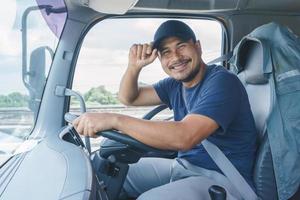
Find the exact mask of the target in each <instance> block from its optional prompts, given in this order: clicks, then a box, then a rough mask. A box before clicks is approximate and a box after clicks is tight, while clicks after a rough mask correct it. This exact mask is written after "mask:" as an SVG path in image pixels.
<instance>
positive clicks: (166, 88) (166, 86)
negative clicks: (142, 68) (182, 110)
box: [153, 78, 174, 109]
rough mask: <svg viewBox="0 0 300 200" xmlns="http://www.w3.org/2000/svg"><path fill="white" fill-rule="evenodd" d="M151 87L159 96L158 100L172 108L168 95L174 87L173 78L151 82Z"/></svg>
mask: <svg viewBox="0 0 300 200" xmlns="http://www.w3.org/2000/svg"><path fill="white" fill-rule="evenodd" d="M153 87H154V89H155V91H156V93H157V95H158V96H159V98H160V100H161V101H162V102H163V103H165V104H166V105H167V106H168V107H169V108H170V109H172V105H171V101H170V96H171V92H172V91H173V87H174V80H173V79H172V78H165V79H163V80H160V81H159V82H157V83H155V84H153Z"/></svg>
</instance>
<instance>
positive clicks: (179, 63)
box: [169, 58, 192, 68]
mask: <svg viewBox="0 0 300 200" xmlns="http://www.w3.org/2000/svg"><path fill="white" fill-rule="evenodd" d="M191 60H192V59H190V58H181V59H178V60H176V61H174V62H173V63H171V65H170V67H169V68H174V67H177V66H179V65H182V64H186V63H188V62H190V61H191Z"/></svg>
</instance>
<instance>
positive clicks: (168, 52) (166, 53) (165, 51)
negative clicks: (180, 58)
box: [161, 50, 170, 56]
mask: <svg viewBox="0 0 300 200" xmlns="http://www.w3.org/2000/svg"><path fill="white" fill-rule="evenodd" d="M169 54H170V51H169V50H164V51H162V52H161V55H162V56H168V55H169Z"/></svg>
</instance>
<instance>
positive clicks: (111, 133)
mask: <svg viewBox="0 0 300 200" xmlns="http://www.w3.org/2000/svg"><path fill="white" fill-rule="evenodd" d="M166 108H167V106H166V105H160V106H157V107H155V108H154V109H152V110H151V111H149V112H148V113H147V114H146V115H144V116H143V119H147V120H150V119H152V117H154V116H155V115H156V114H157V113H159V112H161V111H162V110H164V109H166ZM77 117H78V116H76V115H73V114H70V113H66V114H65V120H66V121H67V122H69V123H71V122H72V121H73V120H74V119H75V118H77ZM96 134H97V135H99V136H102V137H105V138H108V139H110V140H114V141H116V142H119V143H122V144H125V145H128V146H130V147H133V148H134V149H135V150H138V151H140V152H141V153H147V152H153V153H157V154H160V155H163V156H171V155H174V154H175V153H176V152H175V151H172V150H161V149H157V148H154V147H151V146H148V145H146V144H144V143H142V142H140V141H138V140H136V139H134V138H132V137H130V136H128V135H125V134H122V133H120V132H118V131H116V130H106V131H101V132H98V133H96Z"/></svg>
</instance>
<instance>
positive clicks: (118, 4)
mask: <svg viewBox="0 0 300 200" xmlns="http://www.w3.org/2000/svg"><path fill="white" fill-rule="evenodd" d="M81 2H82V3H83V4H84V5H85V6H87V7H89V8H91V9H93V10H95V11H98V12H101V13H105V14H125V13H126V12H127V11H128V10H129V9H131V8H132V7H133V6H134V5H135V4H136V3H137V2H138V0H81Z"/></svg>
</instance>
